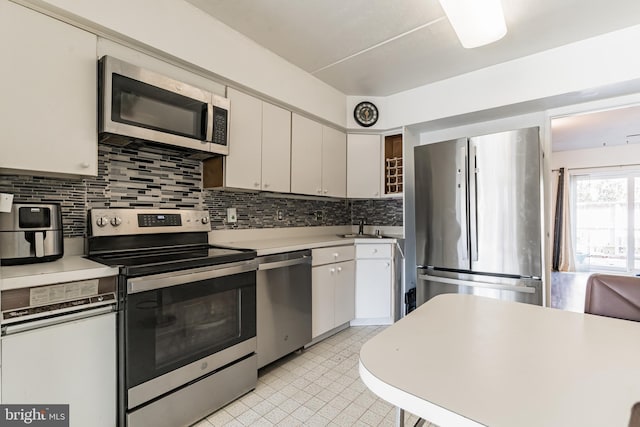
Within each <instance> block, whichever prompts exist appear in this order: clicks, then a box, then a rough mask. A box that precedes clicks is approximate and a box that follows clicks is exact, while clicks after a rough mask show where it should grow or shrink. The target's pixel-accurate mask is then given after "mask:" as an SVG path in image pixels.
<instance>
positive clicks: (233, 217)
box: [227, 208, 238, 224]
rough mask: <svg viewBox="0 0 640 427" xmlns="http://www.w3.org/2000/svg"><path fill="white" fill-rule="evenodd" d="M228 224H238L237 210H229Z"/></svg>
mask: <svg viewBox="0 0 640 427" xmlns="http://www.w3.org/2000/svg"><path fill="white" fill-rule="evenodd" d="M227 222H228V223H229V224H234V223H236V222H238V214H237V212H236V208H227Z"/></svg>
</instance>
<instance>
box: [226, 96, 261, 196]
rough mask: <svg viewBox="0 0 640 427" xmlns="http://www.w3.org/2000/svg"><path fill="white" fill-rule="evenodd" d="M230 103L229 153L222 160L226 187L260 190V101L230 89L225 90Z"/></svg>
mask: <svg viewBox="0 0 640 427" xmlns="http://www.w3.org/2000/svg"><path fill="white" fill-rule="evenodd" d="M227 97H228V98H229V101H230V103H231V107H230V108H231V114H230V117H229V155H228V156H227V157H226V159H225V170H224V172H225V174H226V176H225V186H226V187H232V188H244V189H250V190H260V186H261V181H262V178H261V174H262V101H261V100H259V99H257V98H254V97H252V96H249V95H247V94H244V93H242V92H238V91H237V90H233V89H231V88H229V89H228V91H227Z"/></svg>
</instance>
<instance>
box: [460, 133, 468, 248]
mask: <svg viewBox="0 0 640 427" xmlns="http://www.w3.org/2000/svg"><path fill="white" fill-rule="evenodd" d="M459 156H460V158H459V159H458V179H459V182H458V190H459V195H458V196H459V200H460V234H461V235H462V236H464V243H465V246H466V247H465V252H464V255H463V256H462V259H463V260H466V259H469V245H470V242H469V233H468V226H469V224H468V221H469V218H468V215H467V176H468V175H469V168H468V166H467V146H466V144H465V145H464V146H463V147H460V153H459Z"/></svg>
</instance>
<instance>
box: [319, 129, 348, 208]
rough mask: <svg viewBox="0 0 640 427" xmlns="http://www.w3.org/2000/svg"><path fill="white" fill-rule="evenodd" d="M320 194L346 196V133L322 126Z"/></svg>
mask: <svg viewBox="0 0 640 427" xmlns="http://www.w3.org/2000/svg"><path fill="white" fill-rule="evenodd" d="M322 195H323V196H332V197H346V196H347V135H346V134H345V133H343V132H340V131H338V130H335V129H332V128H330V127H327V126H323V128H322Z"/></svg>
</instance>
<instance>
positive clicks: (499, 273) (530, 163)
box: [414, 127, 543, 305]
mask: <svg viewBox="0 0 640 427" xmlns="http://www.w3.org/2000/svg"><path fill="white" fill-rule="evenodd" d="M414 161H415V216H416V218H415V221H416V224H415V229H416V262H417V264H418V265H417V268H418V271H417V279H418V280H417V283H416V300H417V304H418V305H419V304H422V303H423V302H425V301H427V300H429V299H430V298H432V297H434V296H436V295H439V294H443V293H466V294H476V295H483V296H488V297H493V298H500V299H505V300H512V301H519V302H525V303H530V304H537V305H542V301H543V300H542V279H541V278H542V244H541V241H542V235H543V232H542V223H541V198H542V189H541V173H540V163H541V154H540V142H539V129H538V128H537V127H536V128H528V129H519V130H514V131H508V132H502V133H497V134H492V135H483V136H476V137H471V138H461V139H456V140H451V141H443V142H438V143H434V144H427V145H421V146H418V147H415V152H414Z"/></svg>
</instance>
